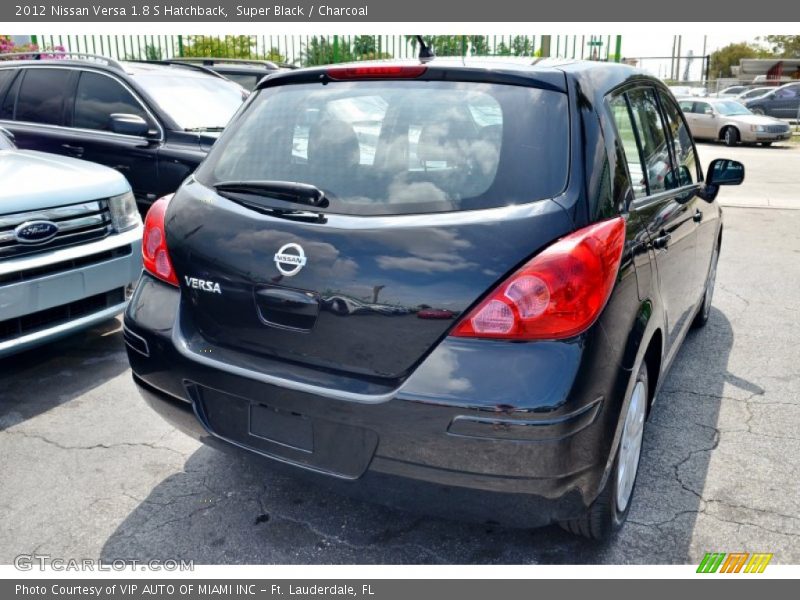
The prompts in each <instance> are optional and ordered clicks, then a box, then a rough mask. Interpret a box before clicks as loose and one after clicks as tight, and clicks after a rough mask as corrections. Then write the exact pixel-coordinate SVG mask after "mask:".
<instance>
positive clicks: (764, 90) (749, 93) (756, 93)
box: [735, 86, 775, 103]
mask: <svg viewBox="0 0 800 600" xmlns="http://www.w3.org/2000/svg"><path fill="white" fill-rule="evenodd" d="M774 89H775V87H774V86H766V87H754V88H750V89H749V90H746V91H744V92H742V93H741V94H739V95H738V96H736V98H735V100H736V101H737V102H742V103H743V102H744V101H745V100H751V99H753V98H759V97H761V96H763V95H764V94H768V93H769V92H771V91H773V90H774Z"/></svg>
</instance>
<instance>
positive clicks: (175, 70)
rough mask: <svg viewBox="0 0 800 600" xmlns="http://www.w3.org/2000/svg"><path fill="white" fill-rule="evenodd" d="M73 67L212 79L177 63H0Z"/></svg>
mask: <svg viewBox="0 0 800 600" xmlns="http://www.w3.org/2000/svg"><path fill="white" fill-rule="evenodd" d="M45 66H48V67H50V66H52V67H73V68H92V69H99V70H102V71H108V72H113V73H117V74H119V73H123V74H125V75H132V76H134V77H135V76H136V75H143V74H155V73H166V72H169V74H170V76H177V77H213V76H214V75H213V74H210V73H208V72H206V71H204V70H203V69H202V68H197V67H199V66H200V65H194V66H189V65H181V64H178V63H155V62H146V61H126V60H123V61H116V60H113V59H109V62H108V63H104V62H101V61H100V60H93V59H89V60H75V59H70V58H42V59H26V60H6V61H3V62H0V67H45Z"/></svg>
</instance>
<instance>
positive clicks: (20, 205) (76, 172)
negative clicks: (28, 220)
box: [0, 150, 130, 214]
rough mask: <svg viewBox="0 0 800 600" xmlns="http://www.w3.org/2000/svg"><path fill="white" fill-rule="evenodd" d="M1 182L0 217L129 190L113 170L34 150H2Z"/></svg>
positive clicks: (123, 178) (106, 196) (0, 159)
mask: <svg viewBox="0 0 800 600" xmlns="http://www.w3.org/2000/svg"><path fill="white" fill-rule="evenodd" d="M0 181H2V182H3V184H2V186H0V214H9V213H15V212H23V211H29V210H39V209H42V208H50V207H53V206H63V205H65V204H75V203H78V202H84V201H86V200H97V199H99V198H108V197H109V196H116V195H117V194H124V193H125V192H127V191H128V190H130V186H129V185H128V182H127V180H126V179H125V177H124V176H123V175H122V174H120V173H118V172H117V171H115V170H113V169H109V168H108V167H104V166H102V165H98V164H95V163H91V162H86V161H83V160H78V159H76V158H69V157H66V156H58V155H55V154H47V153H45V152H36V151H33V150H0Z"/></svg>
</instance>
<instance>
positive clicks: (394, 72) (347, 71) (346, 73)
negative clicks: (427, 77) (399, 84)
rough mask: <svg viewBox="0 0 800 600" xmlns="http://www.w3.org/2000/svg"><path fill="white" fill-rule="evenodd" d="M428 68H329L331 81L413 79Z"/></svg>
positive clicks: (396, 66)
mask: <svg viewBox="0 0 800 600" xmlns="http://www.w3.org/2000/svg"><path fill="white" fill-rule="evenodd" d="M427 70H428V67H426V66H425V65H372V66H364V67H331V68H330V69H328V71H327V73H328V77H330V78H331V79H413V78H415V77H419V76H420V75H422V74H423V73H424V72H425V71H427Z"/></svg>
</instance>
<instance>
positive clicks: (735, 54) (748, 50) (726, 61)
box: [709, 42, 772, 77]
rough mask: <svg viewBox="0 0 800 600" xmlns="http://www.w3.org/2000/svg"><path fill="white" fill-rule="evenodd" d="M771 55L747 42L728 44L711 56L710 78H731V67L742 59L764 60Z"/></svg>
mask: <svg viewBox="0 0 800 600" xmlns="http://www.w3.org/2000/svg"><path fill="white" fill-rule="evenodd" d="M768 56H772V54H771V53H770V52H769V51H767V50H764V49H763V48H760V47H758V46H754V45H752V44H748V43H747V42H739V43H738V44H728V45H727V46H725V47H724V48H720V49H719V50H717V51H715V52H714V53H713V54H711V63H710V68H709V71H710V74H711V76H712V77H731V76H733V71H732V70H731V67H735V66H737V65H738V64H739V61H741V60H742V59H743V58H765V57H768Z"/></svg>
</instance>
